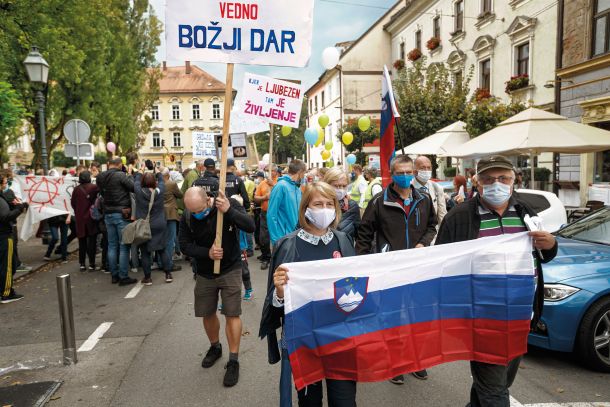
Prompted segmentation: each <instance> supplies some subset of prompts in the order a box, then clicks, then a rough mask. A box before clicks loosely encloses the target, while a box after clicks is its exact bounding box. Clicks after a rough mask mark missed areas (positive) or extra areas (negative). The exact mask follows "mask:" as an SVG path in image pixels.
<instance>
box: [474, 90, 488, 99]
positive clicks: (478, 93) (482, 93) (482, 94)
mask: <svg viewBox="0 0 610 407" xmlns="http://www.w3.org/2000/svg"><path fill="white" fill-rule="evenodd" d="M490 97H491V93H490V92H489V89H485V88H477V90H475V91H474V98H475V99H476V101H477V102H480V101H482V100H485V99H489V98H490Z"/></svg>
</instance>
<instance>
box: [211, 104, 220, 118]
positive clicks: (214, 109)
mask: <svg viewBox="0 0 610 407" xmlns="http://www.w3.org/2000/svg"><path fill="white" fill-rule="evenodd" d="M212 119H220V103H214V104H213V105H212Z"/></svg>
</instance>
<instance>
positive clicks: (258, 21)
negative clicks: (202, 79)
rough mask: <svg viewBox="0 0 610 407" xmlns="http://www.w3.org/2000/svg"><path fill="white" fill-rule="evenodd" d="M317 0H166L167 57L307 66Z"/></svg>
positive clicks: (181, 59) (203, 60) (202, 60)
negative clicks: (235, 0) (241, 0)
mask: <svg viewBox="0 0 610 407" xmlns="http://www.w3.org/2000/svg"><path fill="white" fill-rule="evenodd" d="M313 5H314V0H299V1H286V0H267V1H261V2H226V1H218V0H180V1H178V0H166V6H165V33H166V35H165V38H166V49H167V60H168V61H200V62H225V63H235V64H248V65H277V66H294V67H304V66H307V63H308V62H309V58H310V56H311V44H312V32H313Z"/></svg>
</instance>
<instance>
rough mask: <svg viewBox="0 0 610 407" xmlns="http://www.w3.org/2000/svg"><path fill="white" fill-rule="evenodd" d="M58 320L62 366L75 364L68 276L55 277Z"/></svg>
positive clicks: (74, 340)
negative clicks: (62, 355) (62, 351)
mask: <svg viewBox="0 0 610 407" xmlns="http://www.w3.org/2000/svg"><path fill="white" fill-rule="evenodd" d="M55 279H56V280H57V299H58V301H59V319H60V321H61V342H62V344H63V347H64V365H71V364H73V363H76V362H77V358H76V338H75V336H74V312H73V311H72V286H71V285H70V274H62V275H60V276H56V277H55Z"/></svg>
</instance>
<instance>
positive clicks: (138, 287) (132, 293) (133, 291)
mask: <svg viewBox="0 0 610 407" xmlns="http://www.w3.org/2000/svg"><path fill="white" fill-rule="evenodd" d="M142 287H144V284H142V283H138V284H136V286H135V287H134V288H132V289H131V291H129V292H128V293H127V295H126V296H125V298H136V295H138V293H139V292H140V290H142Z"/></svg>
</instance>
